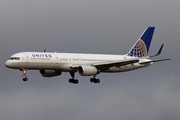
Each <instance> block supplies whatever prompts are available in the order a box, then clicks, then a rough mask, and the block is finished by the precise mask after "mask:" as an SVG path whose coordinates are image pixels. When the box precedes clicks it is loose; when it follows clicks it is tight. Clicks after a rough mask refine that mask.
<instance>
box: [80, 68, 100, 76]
mask: <svg viewBox="0 0 180 120" xmlns="http://www.w3.org/2000/svg"><path fill="white" fill-rule="evenodd" d="M77 70H78V72H79V74H80V75H82V76H91V75H96V74H98V73H99V71H98V69H97V68H96V67H93V66H79V67H78V69H77Z"/></svg>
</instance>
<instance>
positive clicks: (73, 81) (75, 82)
mask: <svg viewBox="0 0 180 120" xmlns="http://www.w3.org/2000/svg"><path fill="white" fill-rule="evenodd" d="M69 83H73V84H78V83H79V80H77V79H73V78H70V79H69Z"/></svg>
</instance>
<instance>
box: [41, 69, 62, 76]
mask: <svg viewBox="0 0 180 120" xmlns="http://www.w3.org/2000/svg"><path fill="white" fill-rule="evenodd" d="M39 72H40V74H41V75H42V76H43V77H54V76H58V75H61V71H57V70H39Z"/></svg>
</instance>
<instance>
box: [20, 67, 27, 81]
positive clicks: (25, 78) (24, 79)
mask: <svg viewBox="0 0 180 120" xmlns="http://www.w3.org/2000/svg"><path fill="white" fill-rule="evenodd" d="M20 71H22V73H23V74H22V76H24V78H23V81H28V78H27V77H26V70H25V69H21V70H20Z"/></svg>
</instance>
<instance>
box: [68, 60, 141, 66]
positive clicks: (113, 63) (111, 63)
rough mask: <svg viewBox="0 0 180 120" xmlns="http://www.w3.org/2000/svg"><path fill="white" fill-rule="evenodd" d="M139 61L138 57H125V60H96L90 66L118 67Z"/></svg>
mask: <svg viewBox="0 0 180 120" xmlns="http://www.w3.org/2000/svg"><path fill="white" fill-rule="evenodd" d="M137 62H139V59H137V58H133V59H125V60H117V61H107V62H97V63H92V64H90V66H94V67H97V68H99V69H108V68H110V67H114V66H116V67H120V66H123V65H128V64H133V63H137ZM79 66H81V65H72V66H71V68H73V69H76V68H78V67H79Z"/></svg>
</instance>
